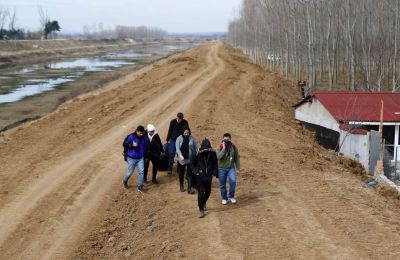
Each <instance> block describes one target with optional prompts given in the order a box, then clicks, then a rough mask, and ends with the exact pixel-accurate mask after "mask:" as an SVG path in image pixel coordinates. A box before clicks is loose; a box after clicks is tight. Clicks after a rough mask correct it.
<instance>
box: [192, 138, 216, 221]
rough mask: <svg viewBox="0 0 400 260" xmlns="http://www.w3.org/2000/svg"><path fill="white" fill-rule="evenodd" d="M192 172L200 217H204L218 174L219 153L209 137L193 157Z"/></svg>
mask: <svg viewBox="0 0 400 260" xmlns="http://www.w3.org/2000/svg"><path fill="white" fill-rule="evenodd" d="M192 173H193V175H194V177H195V180H196V185H197V202H198V205H199V210H200V218H203V217H204V216H205V207H206V203H207V200H208V198H209V197H210V194H211V182H212V177H213V176H215V177H217V176H218V159H217V154H216V153H215V151H214V150H213V149H212V148H211V143H210V141H209V140H208V139H207V138H205V139H204V140H203V141H202V142H201V146H200V149H199V152H198V153H197V155H196V156H195V157H194V159H193V163H192Z"/></svg>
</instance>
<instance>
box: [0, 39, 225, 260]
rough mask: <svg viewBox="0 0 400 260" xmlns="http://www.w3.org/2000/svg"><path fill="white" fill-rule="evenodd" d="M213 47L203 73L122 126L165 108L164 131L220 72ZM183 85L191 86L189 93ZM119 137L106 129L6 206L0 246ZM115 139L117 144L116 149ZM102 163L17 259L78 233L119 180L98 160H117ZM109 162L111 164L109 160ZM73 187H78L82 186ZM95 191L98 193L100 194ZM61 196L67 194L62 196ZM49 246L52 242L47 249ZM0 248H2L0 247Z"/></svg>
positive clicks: (53, 247)
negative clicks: (54, 220)
mask: <svg viewBox="0 0 400 260" xmlns="http://www.w3.org/2000/svg"><path fill="white" fill-rule="evenodd" d="M217 47H218V46H216V45H214V46H212V48H211V50H210V51H209V54H208V55H207V61H208V65H207V67H206V68H205V69H203V70H201V71H200V72H198V73H197V74H195V75H194V76H192V77H189V78H187V79H186V80H184V81H182V82H180V83H179V84H176V85H175V86H173V87H172V88H171V89H169V91H168V93H160V95H159V96H158V97H157V98H156V99H154V100H153V101H152V102H151V103H149V104H146V105H144V106H143V108H142V109H141V110H140V111H138V112H137V113H135V115H134V116H132V117H130V118H127V119H126V120H124V121H123V122H122V124H129V123H130V122H132V121H136V122H142V121H144V120H145V119H146V118H149V117H151V115H154V114H157V112H156V111H157V110H158V111H159V110H162V109H160V107H165V106H168V109H166V110H165V109H164V113H163V115H164V116H165V115H166V114H168V116H167V117H164V118H163V119H162V120H159V125H160V126H159V127H167V124H168V123H169V120H170V117H169V116H170V114H171V113H172V114H173V113H174V112H173V111H176V110H182V109H184V108H185V107H186V106H188V105H190V103H191V102H193V100H194V98H195V97H196V95H198V94H199V93H201V91H202V88H203V86H204V85H205V84H207V82H208V80H210V78H212V77H213V76H215V75H216V74H217V73H218V72H219V70H218V66H219V64H218V62H216V61H215V59H216V52H217ZM188 86H192V87H191V88H188ZM182 95H184V96H182ZM177 99H180V100H183V101H185V102H180V103H179V106H178V107H176V106H174V105H171V104H173V103H174V101H175V100H177ZM167 104H168V105H167ZM124 132H125V129H122V128H119V127H118V128H117V127H114V128H112V129H110V131H108V132H106V133H104V134H103V135H101V136H99V138H97V140H96V142H95V143H93V144H90V145H89V146H87V147H85V148H84V149H82V150H81V151H79V152H77V153H76V154H74V155H73V156H71V157H69V158H65V159H64V161H63V162H62V163H61V164H59V165H57V166H55V167H54V168H52V169H50V170H49V171H48V172H47V173H46V174H43V177H42V178H41V179H40V180H39V181H38V182H37V183H35V184H34V185H33V186H32V187H30V188H29V189H28V190H26V191H25V193H24V194H22V195H20V196H19V197H17V198H15V200H14V201H12V202H11V203H9V204H7V205H6V207H4V208H3V209H2V213H1V215H0V224H1V225H2V226H3V227H5V228H2V235H1V237H0V242H1V243H2V244H3V243H4V241H5V240H6V239H7V245H11V244H12V243H13V242H12V241H13V240H10V239H9V235H10V234H11V233H12V232H13V231H14V230H16V228H17V227H18V226H20V227H21V226H23V224H22V223H24V222H25V221H24V220H26V219H27V218H28V217H29V216H30V215H34V214H35V212H34V211H35V209H36V207H37V205H40V202H41V201H44V200H45V198H46V196H50V197H51V194H54V193H56V192H57V193H60V192H62V191H57V190H58V189H59V187H60V186H61V185H63V186H64V185H66V183H65V182H66V180H67V179H69V178H70V179H71V180H74V178H79V175H81V174H85V172H82V171H81V170H80V169H82V167H83V166H84V165H93V164H94V162H93V159H96V158H97V157H99V154H102V153H105V152H106V151H107V149H108V148H109V147H110V146H117V145H118V144H119V139H120V138H121V136H123V134H124ZM115 140H118V144H117V143H116V141H115ZM101 158H102V160H100V162H98V163H99V164H100V165H101V166H102V167H104V168H103V169H101V170H99V171H97V173H96V174H93V176H92V177H91V180H90V182H89V183H88V184H86V186H85V187H84V188H83V190H82V191H77V192H72V194H73V196H75V197H76V198H75V199H73V204H72V205H69V207H68V209H67V210H66V212H64V213H65V214H64V215H63V217H62V219H61V222H58V223H56V225H52V224H48V225H47V230H49V231H51V232H52V234H50V235H49V232H47V233H46V232H44V233H42V234H40V237H35V242H34V243H33V244H32V246H31V247H28V248H29V250H26V252H25V253H23V252H21V251H20V250H18V251H19V254H20V255H24V254H25V256H28V257H34V256H36V257H37V256H41V257H51V256H52V255H53V253H55V251H56V250H57V249H58V248H59V245H60V244H61V243H62V242H63V241H64V240H65V239H66V238H67V237H68V236H69V235H71V233H72V234H74V233H76V232H73V230H74V229H77V230H78V229H80V228H82V227H80V224H82V223H81V222H84V221H82V220H81V219H85V218H86V219H87V218H90V215H91V211H92V210H93V209H94V208H95V207H96V205H98V203H99V202H100V201H101V198H102V197H103V196H104V194H106V193H107V192H108V191H109V190H110V189H111V188H112V187H113V185H110V183H114V182H115V179H116V178H117V179H118V180H119V179H120V176H119V175H118V177H116V175H112V174H110V172H115V171H116V169H118V170H119V171H123V168H124V167H121V166H119V167H118V166H117V165H115V163H114V164H112V163H111V164H110V163H108V164H106V165H104V163H103V164H102V163H101V161H103V160H104V161H103V162H106V161H111V162H112V161H118V160H119V159H120V158H119V156H118V158H116V157H115V158H113V157H112V155H111V157H110V154H107V156H101ZM110 158H112V159H111V160H110ZM95 161H96V160H95ZM86 168H90V167H86ZM86 170H88V169H86ZM119 171H118V172H119ZM54 175H57V178H56V179H54V177H53V176H54ZM75 180H76V179H75ZM75 184H76V183H74V185H75ZM78 186H82V184H81V185H78ZM114 186H115V185H114ZM98 187H102V188H101V189H99V188H98ZM77 193H80V194H77ZM66 194H70V193H68V192H67V193H66ZM70 198H71V196H67V197H61V198H60V199H61V200H68V199H70ZM39 208H40V207H39ZM21 212H23V214H21ZM77 217H78V218H77ZM58 218H59V216H58ZM48 222H51V221H48ZM4 223H8V225H6V226H5V225H3V224H4ZM72 224H73V225H72ZM71 226H72V227H71ZM12 237H14V238H15V239H18V234H13V236H12ZM49 242H51V244H50V243H49ZM26 246H27V245H24V247H26ZM2 248H5V247H3V246H2ZM44 248H46V251H47V252H46V251H45V250H43V249H44ZM39 252H40V253H39Z"/></svg>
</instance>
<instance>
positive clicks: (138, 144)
mask: <svg viewBox="0 0 400 260" xmlns="http://www.w3.org/2000/svg"><path fill="white" fill-rule="evenodd" d="M126 145H127V146H128V152H127V163H128V171H127V172H126V173H125V175H124V178H123V179H122V184H123V185H124V187H125V188H126V189H127V188H129V186H128V180H129V178H130V177H131V176H132V174H133V171H134V170H135V167H136V166H137V168H138V183H139V185H138V191H139V192H143V182H144V177H143V174H144V156H145V154H146V151H147V147H148V140H147V137H146V135H145V129H144V127H143V126H141V125H139V126H138V127H137V128H136V131H135V132H134V133H132V134H130V135H129V136H128V138H127V140H126Z"/></svg>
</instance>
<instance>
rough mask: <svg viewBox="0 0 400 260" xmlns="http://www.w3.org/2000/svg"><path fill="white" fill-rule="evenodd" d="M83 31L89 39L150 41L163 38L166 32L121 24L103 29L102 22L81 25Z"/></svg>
mask: <svg viewBox="0 0 400 260" xmlns="http://www.w3.org/2000/svg"><path fill="white" fill-rule="evenodd" d="M83 33H84V36H85V37H86V38H89V39H127V38H130V39H134V40H139V41H150V40H155V39H164V38H166V37H167V36H168V32H167V31H165V30H163V29H160V28H157V27H149V26H123V25H118V26H116V27H115V29H104V26H103V24H102V23H99V24H98V25H92V26H88V25H85V26H84V27H83Z"/></svg>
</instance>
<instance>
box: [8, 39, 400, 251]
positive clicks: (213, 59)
mask: <svg viewBox="0 0 400 260" xmlns="http://www.w3.org/2000/svg"><path fill="white" fill-rule="evenodd" d="M296 100H297V93H296V91H295V89H294V88H293V87H292V86H291V85H290V84H288V83H287V82H284V81H282V80H281V79H280V78H279V77H278V76H276V75H275V74H271V73H268V72H265V71H263V70H262V69H260V68H259V67H257V66H255V65H252V64H250V63H249V62H248V60H247V58H245V57H244V56H243V55H242V54H241V53H240V52H238V51H236V50H233V49H232V48H230V47H228V46H227V45H224V44H222V43H211V44H206V45H203V46H200V47H198V48H195V49H193V50H190V51H187V52H184V53H182V54H178V55H175V56H173V57H170V58H169V59H167V60H164V61H162V62H158V63H156V64H155V65H154V66H152V67H149V68H148V69H147V70H143V71H141V72H139V73H138V74H137V75H135V76H132V78H131V79H130V81H127V82H124V84H122V85H120V86H118V85H114V86H112V85H111V86H109V88H108V89H105V90H104V91H101V92H98V93H95V94H93V95H86V96H85V97H81V98H76V99H74V100H73V101H72V102H70V103H67V104H65V105H64V106H63V107H62V108H60V109H59V110H58V111H57V112H56V113H53V114H51V115H49V116H47V117H45V118H43V119H41V120H39V121H37V122H34V123H33V124H31V125H29V126H24V127H20V128H18V129H14V130H11V131H8V132H6V133H4V134H3V135H2V136H1V137H0V138H1V140H0V165H2V166H3V165H4V167H3V168H2V171H1V172H0V190H1V192H2V193H1V197H0V226H1V229H2V230H1V231H2V232H0V251H1V258H4V259H9V258H30V259H39V258H40V259H41V258H74V259H93V258H118V259H120V258H128V259H129V258H131V259H137V258H139V259H151V258H153V259H165V258H166V259H176V258H188V259H189V258H190V259H192V258H198V259H221V258H222V259H244V258H248V259H397V258H399V257H400V253H399V251H398V250H396V248H398V247H399V246H400V233H399V232H398V231H399V229H400V228H399V226H400V222H399V219H400V208H399V202H398V201H397V200H396V199H394V198H391V197H385V196H382V195H380V194H379V192H377V191H376V190H375V189H374V188H370V187H367V185H366V184H365V183H364V182H363V181H362V180H361V179H360V178H359V177H357V175H355V174H353V168H352V165H351V164H349V163H348V162H347V161H346V160H342V159H341V158H338V157H336V155H335V154H334V153H332V152H330V151H327V150H325V149H323V148H321V147H319V146H318V145H317V144H316V143H315V142H314V141H313V138H312V136H310V135H309V133H308V132H306V131H304V130H303V129H302V128H301V127H300V126H299V124H298V123H297V122H296V121H295V120H294V119H293V111H292V108H291V105H292V104H293V103H295V102H296ZM178 111H183V112H184V114H185V116H186V118H187V119H188V120H189V123H190V125H191V128H192V131H193V134H194V136H195V138H196V139H197V140H198V142H200V141H201V139H202V138H204V137H209V138H210V139H211V141H212V144H213V145H214V146H216V145H217V144H218V143H219V141H220V138H221V135H222V134H223V133H224V132H231V133H232V135H233V142H234V143H236V144H237V146H238V148H239V150H240V153H241V161H242V163H241V164H242V169H241V170H240V173H239V174H238V186H237V194H236V199H237V201H238V203H237V204H236V205H231V204H228V205H227V206H223V205H221V200H220V196H219V190H218V185H217V182H216V181H215V180H214V182H213V191H212V194H211V197H210V200H209V202H208V204H207V208H208V212H207V215H206V217H205V218H204V219H199V218H198V209H197V206H196V200H197V198H196V196H193V195H188V194H187V193H181V192H179V187H178V186H179V185H178V178H177V175H176V173H174V174H173V175H172V176H169V175H167V174H166V173H165V172H160V173H159V181H160V184H159V185H153V184H146V185H145V192H144V194H139V193H138V192H137V191H136V189H134V188H131V189H128V190H125V189H123V188H122V184H121V178H122V175H123V173H124V171H125V170H126V165H125V164H124V163H123V161H122V156H121V144H120V143H121V140H122V138H123V137H124V136H125V135H126V134H127V133H128V132H130V131H131V130H132V128H134V127H135V126H136V125H137V124H147V123H150V122H151V123H155V125H156V126H157V127H158V129H159V132H160V134H161V137H162V139H164V138H165V134H166V130H167V126H168V123H169V120H171V119H172V118H173V117H174V115H175V114H176V112H178ZM5 140H7V141H6V142H5ZM16 158H18V160H16ZM136 180H137V175H136V174H135V175H134V176H133V178H132V179H131V180H130V185H131V186H133V187H135V186H136V183H137V181H136Z"/></svg>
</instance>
